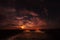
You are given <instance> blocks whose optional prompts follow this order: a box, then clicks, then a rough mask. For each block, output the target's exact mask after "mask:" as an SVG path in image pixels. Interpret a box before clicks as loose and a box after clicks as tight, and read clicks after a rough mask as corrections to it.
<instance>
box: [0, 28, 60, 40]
mask: <svg viewBox="0 0 60 40" xmlns="http://www.w3.org/2000/svg"><path fill="white" fill-rule="evenodd" d="M43 31H44V32H45V33H34V32H31V33H23V32H22V31H20V30H0V40H7V39H10V40H12V38H13V39H14V40H15V39H16V40H58V39H60V37H59V36H60V29H50V30H43Z"/></svg>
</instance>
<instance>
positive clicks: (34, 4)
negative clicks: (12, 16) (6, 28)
mask: <svg viewBox="0 0 60 40" xmlns="http://www.w3.org/2000/svg"><path fill="white" fill-rule="evenodd" d="M59 4H60V3H59V1H52V0H49V1H48V0H26V1H25V0H21V1H19V0H13V1H11V0H10V1H7V0H5V1H2V0H0V12H1V13H0V21H1V23H2V22H4V21H5V15H7V14H4V13H3V11H4V10H3V9H4V8H8V7H11V8H15V9H16V10H17V11H16V15H17V16H18V15H19V14H17V13H18V10H19V9H24V8H26V9H27V10H31V11H34V12H37V13H38V14H39V15H40V18H41V19H45V20H46V21H47V24H48V27H47V28H48V29H49V28H60V25H59V21H60V15H59V13H60V12H59V9H60V8H59V7H60V6H59ZM1 23H0V28H2V25H1Z"/></svg>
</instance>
